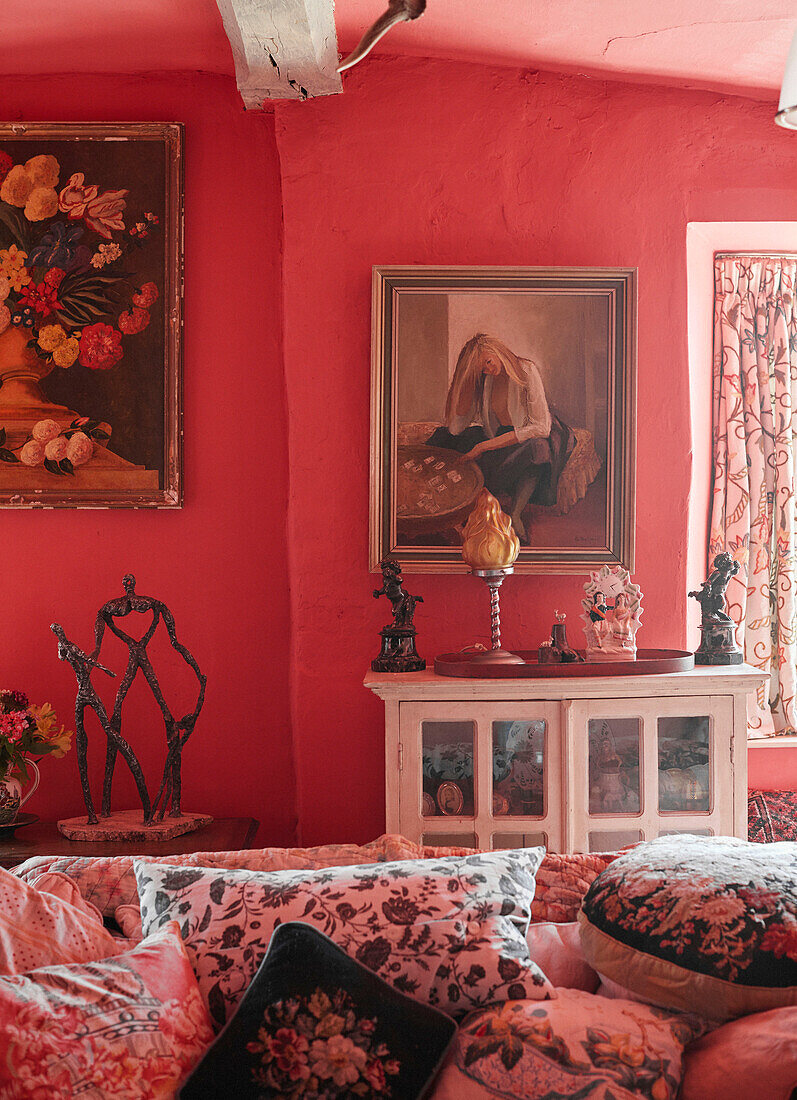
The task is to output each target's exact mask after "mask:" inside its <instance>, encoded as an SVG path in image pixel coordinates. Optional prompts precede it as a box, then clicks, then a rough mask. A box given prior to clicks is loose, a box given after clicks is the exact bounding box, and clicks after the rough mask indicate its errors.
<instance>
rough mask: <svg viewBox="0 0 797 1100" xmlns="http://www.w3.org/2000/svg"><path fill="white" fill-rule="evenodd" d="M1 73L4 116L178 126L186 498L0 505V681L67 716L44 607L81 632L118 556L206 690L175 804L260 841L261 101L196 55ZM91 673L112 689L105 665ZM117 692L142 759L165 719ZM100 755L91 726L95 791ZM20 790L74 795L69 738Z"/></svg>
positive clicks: (265, 420) (266, 470) (279, 664)
mask: <svg viewBox="0 0 797 1100" xmlns="http://www.w3.org/2000/svg"><path fill="white" fill-rule="evenodd" d="M0 89H1V90H2V102H3V109H2V115H3V118H4V119H9V120H16V119H20V120H26V121H33V120H40V119H64V118H67V119H74V120H82V119H114V120H133V121H135V120H141V119H146V120H149V119H154V120H168V121H173V120H177V121H183V122H184V123H185V127H186V159H185V168H186V170H185V187H186V204H185V237H186V245H185V282H186V292H185V365H184V380H185V425H186V431H185V486H186V494H185V506H184V508H183V509H182V510H181V511H163V512H136V511H130V510H128V511H51V512H13V511H4V512H3V513H2V520H0V523H1V525H2V530H3V539H2V545H3V565H2V578H1V579H0V592H1V593H2V599H1V601H0V605H1V606H2V622H3V630H2V638H3V643H2V682H3V684H4V685H7V686H9V687H20V688H23V689H25V690H26V691H28V692H29V693H30V694H31V696H32V697H33V698H34V699H38V700H42V699H48V700H49V701H50V702H52V703H53V704H54V705H55V706H56V708H57V710H58V713H59V716H60V717H61V718H62V719H63V720H64V721H66V722H67V723H68V724H72V718H73V714H70V710H72V709H73V708H74V684H75V681H74V676H73V674H72V671H71V669H70V668H69V667H68V666H67V665H63V664H61V663H60V662H59V661H58V660H57V658H56V647H55V639H54V638H53V636H52V634H51V633H50V631H49V624H50V622H52V621H53V620H54V619H57V620H59V621H60V622H61V623H62V624H63V625H64V627H65V629H66V631H67V633H68V634H69V636H70V637H72V638H73V639H74V640H75V641H77V642H78V643H79V644H82V645H83V646H84V647H85V648H91V643H92V635H93V621H94V615H95V613H96V610H97V608H98V607H99V605H100V604H101V603H103V602H104V601H105V600H106V599H108V598H109V597H110V596H112V595H115V594H117V593H121V587H120V585H121V578H122V575H123V574H124V573H125V572H127V571H132V572H134V573H135V574H136V575H137V577H138V579H139V590H140V591H142V592H145V593H149V594H151V595H155V596H158V597H159V598H161V599H164V600H165V601H166V603H168V604H169V605H170V607H171V608H172V610H173V611H174V614H175V617H176V621H177V627H178V632H179V635H180V638H181V640H183V641H184V642H185V643H186V644H187V645H188V646H189V647H190V648H191V649H192V650H193V652H194V654H195V655H196V657H197V659H198V661H199V664H200V666H201V667H202V669H203V671H204V672H205V673H206V674H207V677H208V690H207V701H206V705H205V709H204V711H203V714H202V716H201V718H200V721H199V723H198V725H197V728H196V731H195V734H194V739H193V740H192V741H191V742H189V744H188V747H187V749H186V752H185V762H184V785H183V789H184V799H183V805H184V807H185V808H186V809H188V810H191V809H197V810H208V811H210V812H211V813H213V814H216V815H218V816H232V815H252V816H256V817H258V818H260V820H261V822H262V823H263V829H262V831H261V834H260V835H261V837H263V838H264V839H263V843H288V842H290V840H291V839H292V838H293V835H294V800H293V790H294V775H293V763H292V758H291V748H290V733H289V696H288V687H287V684H288V678H289V671H288V659H289V652H288V645H289V638H290V618H289V604H288V583H287V556H286V548H285V513H286V503H287V462H286V426H285V396H284V387H283V376H282V364H281V358H282V347H281V323H282V322H281V290H280V248H281V213H280V206H281V200H280V180H279V169H278V160H277V153H276V147H275V142H274V124H273V117H272V116H269V115H263V114H249V115H247V114H245V113H244V111H243V108H242V106H241V102H240V99H239V98H238V95H237V91H236V88H235V84H234V82H233V81H232V79H228V78H226V77H211V76H205V75H199V74H172V75H169V76H147V77H125V78H119V77H110V76H107V77H103V76H98V77H87V76H65V77H49V78H45V77H35V78H5V79H4V80H3V81H2V84H0ZM118 186H119V187H123V186H125V181H124V180H119V183H118ZM109 654H110V655H111V659H112V660H115V661H116V662H117V664H116V667H119V661H120V659H121V657H122V656H123V654H122V653H120V652H119V651H118V649H117V652H116V653H115V654H114V652H113V647H111V649H110V650H109ZM160 656H161V657H162V658H163V659H164V660H166V658H167V656H168V655H167V654H166V653H165V652H161V654H160ZM97 679H98V685H99V684H100V680H101V679H102V678H101V677H98V678H97ZM164 683H165V685H166V687H167V693H168V694H169V697H170V699H172V700H175V699H179V698H182V701H183V705H185V704H188V705H187V706H186V710H190V709H191V708H192V706H193V697H192V696H191V694H190V692H191V691H195V683H194V685H192V684H191V681H190V679H189V678H187V677H185V676H184V675H183V674H182V673H181V672H180V671H179V669H177V667H176V666H174V667H172V675H169V674H168V673H167V675H166V677H165V678H164ZM100 686H102V687H103V690H104V691H106V692H108V691H109V690H110V692H112V691H113V686H112V685H111V684H110V682H109V681H107V680H106V681H105V683H104V685H100ZM181 693H182V694H181ZM131 699H132V702H133V704H134V712H133V714H132V716H131V721H130V723H129V725H128V726H127V727H126V733H127V736H128V738H129V739H130V740H131V742H133V743H134V745H135V746H136V748H138V747H139V746H141V749H142V751H141V755H142V758H143V760H144V764H145V769H146V770H147V771H148V773H149V774H150V775H153V774H155V773H157V774H159V773H160V770H161V768H162V766H163V759H164V751H165V748H164V737H163V732H162V723H160V724H159V719H158V715H157V714H156V713H155V711H154V708H153V707H152V706H151V705H147V703H146V699H145V696H144V694H143V693H141V694H140V695H139V694H136V693H135V692H134V694H133V696H131ZM178 705H179V704H178ZM177 713H178V714H181V713H184V711H182V710H178V711H177ZM95 732H98V731H95ZM101 763H102V761H101V749H100V741H97V742H95V746H94V753H93V758H92V772H93V775H94V780H95V791H96V790H98V789H99V786H98V780H99V776H100V771H101ZM117 775H118V781H117V784H118V792H119V794H118V799H117V802H118V804H120V805H124V803H125V802H127V803H128V804H133V802H132V785H131V783H130V782H129V777H128V775H127V774H126V769H125V768H124V766H123V764H122V761H121V758H120V760H119V762H118V766H117ZM26 808H30V809H31V810H32V811H34V812H36V813H38V814H40V815H41V816H42V817H44V818H56V817H58V816H64V815H69V814H76V813H77V812H78V811H79V810H80V808H81V799H80V790H79V784H78V779H77V768H76V764H75V760H74V754H71V756H70V758H69V759H67V760H64V761H60V762H52V761H51V762H48V763H47V764H46V765H45V770H44V775H43V783H42V787H41V789H40V791H39V792H38V793H37V794H36V795H34V797H33V798H32V799H31V801H30V803H29V804H28V807H26Z"/></svg>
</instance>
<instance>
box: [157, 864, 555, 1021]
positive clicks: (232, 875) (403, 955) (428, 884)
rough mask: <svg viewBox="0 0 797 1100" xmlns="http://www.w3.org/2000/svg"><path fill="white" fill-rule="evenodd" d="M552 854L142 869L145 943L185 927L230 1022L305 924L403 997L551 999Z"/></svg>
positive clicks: (204, 979)
mask: <svg viewBox="0 0 797 1100" xmlns="http://www.w3.org/2000/svg"><path fill="white" fill-rule="evenodd" d="M542 851H543V850H542V848H522V849H517V850H514V851H508V852H490V853H484V854H474V855H470V856H449V857H447V858H443V859H438V860H415V861H413V860H408V861H398V862H395V863H382V864H379V865H378V866H373V865H372V866H362V867H330V868H326V869H324V870H321V871H309V872H306V871H277V872H274V873H273V874H270V875H264V874H259V873H257V872H253V871H228V870H225V869H223V868H212V869H202V868H198V867H191V868H189V867H184V868H180V867H168V866H164V865H162V864H152V863H144V862H138V863H136V876H137V878H138V889H139V894H140V897H141V920H142V926H143V931H144V934H145V935H146V934H148V933H150V932H152V931H153V930H154V929H155V928H159V927H160V926H161V925H162V924H164V923H165V922H166V921H168V920H173V919H176V920H179V921H180V924H181V928H182V934H183V939H184V940H185V942H186V945H187V946H188V950H189V955H190V957H191V959H192V962H193V964H194V969H195V971H196V974H197V977H198V979H199V987H200V989H201V991H202V993H203V995H204V996H205V998H206V1000H207V1003H208V1007H209V1008H210V1012H211V1015H212V1016H213V1018H214V1020H215V1021H216V1022H217V1023H218V1024H223V1023H224V1022H225V1020H226V1019H227V1018H228V1017H229V1015H230V1014H231V1010H232V1009H233V1008H234V1007H235V1006H236V1004H237V1003H238V1001H239V1000H240V999H241V997H242V996H243V994H244V992H245V991H246V988H247V986H248V985H249V983H250V982H251V980H252V978H253V976H254V974H255V971H256V970H257V968H258V966H259V965H260V962H261V960H262V958H263V955H264V954H265V952H266V949H267V947H268V944H269V940H270V939H271V934H272V932H273V931H274V928H275V927H276V926H277V925H278V924H282V923H284V922H285V921H289V920H303V921H306V922H307V923H308V924H312V925H314V926H315V927H317V928H318V929H319V930H320V931H322V932H324V933H326V934H327V935H328V936H330V937H331V938H332V939H333V940H334V941H335V942H336V943H337V944H339V945H340V946H341V947H342V948H343V949H344V950H345V951H346V953H347V954H349V955H351V956H353V957H354V958H356V959H357V960H358V961H359V962H361V963H363V965H364V966H367V967H368V968H369V969H371V970H373V971H375V972H376V973H377V974H379V975H380V977H382V978H384V979H385V980H386V981H388V982H390V984H391V985H393V986H394V987H395V988H396V989H399V990H401V992H403V993H408V994H410V995H411V996H414V997H417V998H418V999H419V1000H421V1001H425V1002H426V1003H428V1004H430V1005H433V1006H435V1007H437V1008H440V1009H442V1010H443V1011H444V1012H448V1013H451V1014H459V1013H464V1012H467V1011H469V1010H470V1009H471V1008H477V1007H480V1006H482V1005H485V1004H489V1003H491V1002H493V1001H501V1000H506V999H507V998H522V997H529V998H536V999H541V998H544V997H547V996H548V995H549V994H550V992H552V987H551V985H550V983H549V982H548V981H547V980H546V978H545V975H544V974H543V973H542V971H541V970H540V969H539V967H537V966H536V965H535V964H534V963H533V962H532V961H531V959H530V957H529V951H528V946H527V944H526V940H525V938H524V937H525V934H526V929H527V928H528V923H529V916H530V911H531V899H532V898H533V897H534V873H535V871H536V870H537V868H538V867H539V864H540V860H541V859H542Z"/></svg>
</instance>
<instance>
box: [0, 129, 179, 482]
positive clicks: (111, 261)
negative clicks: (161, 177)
mask: <svg viewBox="0 0 797 1100" xmlns="http://www.w3.org/2000/svg"><path fill="white" fill-rule="evenodd" d="M63 177H64V173H63V172H62V165H61V163H60V162H59V159H58V157H56V156H54V155H51V154H49V153H45V154H39V155H37V156H33V157H29V158H28V159H27V160H24V161H22V162H16V161H15V157H14V156H13V155H12V154H11V152H9V151H7V150H3V149H0V244H1V245H3V247H0V341H2V340H4V339H5V340H6V341H8V340H9V339H10V341H11V343H9V344H8V347H9V349H10V351H9V356H10V358H11V359H12V361H16V360H14V356H16V357H17V359H19V360H24V359H27V360H28V361H29V360H30V359H31V357H35V358H34V359H33V361H34V362H36V361H37V360H38V363H39V366H38V368H37V369H36V370H34V372H33V375H32V377H31V384H32V385H34V386H35V385H36V381H35V378H36V377H38V379H39V380H40V379H41V378H44V377H45V376H46V375H48V374H49V373H51V372H52V371H53V370H56V371H70V370H74V369H79V368H81V367H82V368H85V369H86V370H88V371H92V372H94V371H96V372H107V371H113V370H114V369H115V368H116V367H117V366H118V364H119V363H120V362H121V361H122V360H123V358H124V354H125V346H126V342H127V341H128V340H135V339H136V337H137V336H138V334H139V333H141V332H143V331H144V330H145V329H146V328H147V326H148V325H149V323H150V320H151V308H152V306H153V305H154V304H155V302H157V300H158V298H159V296H160V290H159V288H158V286H157V284H156V283H155V282H153V281H151V280H150V281H146V282H144V281H143V280H142V282H141V283H139V282H138V281H137V276H136V275H135V269H136V264H135V262H134V259H135V254H136V253H138V252H139V251H140V250H141V249H145V248H147V246H148V244H149V243H150V238H151V237H152V236H153V235H154V234H156V233H158V232H159V221H160V219H159V218H158V216H157V215H156V214H155V213H153V212H152V211H149V210H146V209H143V208H139V207H137V205H136V203H135V200H134V198H133V196H132V195H131V191H130V189H129V188H128V187H125V186H122V185H123V184H124V182H125V181H124V180H119V181H118V184H119V186H115V187H112V188H105V187H102V186H100V184H98V183H97V182H95V181H93V180H92V179H91V178H90V176H88V175H87V173H86V172H82V171H77V172H75V171H73V172H71V173H70V174H69V176H68V177H67V178H63ZM6 334H8V336H6ZM9 356H6V358H9ZM76 364H77V367H76ZM29 403H30V402H28V404H29ZM17 419H19V418H18V417H17ZM53 423H55V428H56V429H57V430H56V431H55V434H52V431H53V429H52V424H53ZM42 425H47V427H46V428H45V427H42ZM8 429H9V434H10V431H11V425H10V424H9V425H8ZM110 432H111V426H110V425H109V424H105V423H103V422H101V421H100V420H99V419H94V420H93V421H89V418H88V417H78V418H75V417H74V415H73V416H72V417H68V418H65V419H64V422H63V423H59V422H53V421H52V420H47V419H42V420H41V421H39V422H36V423H33V422H31V423H30V424H29V425H28V429H27V438H25V437H24V436H23V437H22V438H19V437H18V436H15V438H14V439H13V441H12V440H11V439H7V437H6V425H5V424H3V423H2V422H0V461H2V462H5V463H9V464H14V463H20V464H21V465H23V466H28V467H30V466H43V467H44V469H45V470H46V471H48V472H49V473H50V474H53V475H60V476H63V475H68V474H73V473H74V471H75V468H76V466H78V465H81V464H84V463H85V462H87V461H89V460H90V459H91V457H92V454H93V452H94V448H95V445H97V444H100V445H104V444H105V443H106V442H107V440H108V438H109V436H110ZM42 433H44V435H47V436H48V438H46V439H45V438H43V435H42ZM76 437H77V438H76Z"/></svg>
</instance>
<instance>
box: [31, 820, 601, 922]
mask: <svg viewBox="0 0 797 1100" xmlns="http://www.w3.org/2000/svg"><path fill="white" fill-rule="evenodd" d="M472 851H473V849H472V848H441V847H433V846H431V845H428V844H427V845H423V844H415V843H414V842H413V841H411V840H407V838H406V837H403V836H397V835H395V834H385V835H384V836H380V837H378V838H377V839H376V840H373V841H371V842H370V843H369V844H322V845H320V846H318V847H316V848H253V849H251V850H246V851H239V852H192V853H191V854H189V855H179V856H155V857H153V858H154V859H155V860H156V861H157V862H158V863H168V864H170V865H172V866H178V867H226V868H230V869H240V870H245V871H301V870H307V871H315V870H319V869H320V868H322V867H347V866H357V865H360V864H367V863H385V862H392V861H393V860H398V859H438V858H440V857H442V856H467V855H470V854H471V853H472ZM140 858H142V856H95V857H90V856H36V857H34V858H33V859H29V860H27V861H26V862H25V863H23V864H21V865H20V866H19V867H17V868H16V872H15V873H16V874H18V875H19V876H20V877H21V878H22V879H24V880H25V881H27V882H30V881H31V880H32V879H33V878H34V877H35V876H36V875H40V874H42V873H43V872H59V873H61V874H64V875H67V876H68V877H69V878H70V879H72V881H73V882H75V883H76V884H77V886H78V889H79V890H80V892H81V894H82V895H83V897H84V898H86V899H87V900H88V901H90V902H92V903H93V904H94V905H96V906H97V908H98V909H99V910H100V911H101V912H102V914H103V916H105V917H113V916H114V915H116V918H117V920H119V923H120V925H121V927H122V928H123V929H124V932H125V935H128V936H137V935H140V931H138V929H139V928H140V922H139V921H138V920H137V918H136V914H135V909H137V908H138V904H139V900H138V890H137V887H136V878H135V875H134V874H133V862H134V860H136V859H140ZM615 858H616V856H615V855H613V854H608V855H607V854H606V853H601V854H592V855H582V854H575V855H555V854H548V855H546V856H545V858H544V859H543V861H542V866H541V867H540V869H539V871H538V872H537V892H536V894H535V896H534V901H533V903H532V910H531V919H532V922H537V921H555V922H557V923H567V922H569V921H574V920H575V919H576V915H577V913H578V910H579V909H580V908H581V900H582V898H583V897H584V894H586V892H587V890H588V889H589V887H590V885H591V883H592V881H593V880H594V879H595V878H597V877H598V875H599V874H600V873H601V871H603V870H604V869H605V868H606V867H608V865H609V864H610V863H611V862H612V861H613V860H614V859H615ZM119 909H121V911H120V912H119V913H118V914H117V910H119Z"/></svg>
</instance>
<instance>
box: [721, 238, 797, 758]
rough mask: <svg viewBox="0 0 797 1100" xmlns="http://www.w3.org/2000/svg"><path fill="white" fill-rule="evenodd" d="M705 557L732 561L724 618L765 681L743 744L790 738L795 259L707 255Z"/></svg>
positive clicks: (796, 650) (795, 643) (793, 712)
mask: <svg viewBox="0 0 797 1100" xmlns="http://www.w3.org/2000/svg"><path fill="white" fill-rule="evenodd" d="M714 274H715V309H714V390H713V392H714V410H713V412H714V440H713V442H714V488H713V499H712V508H711V535H710V541H709V555H710V558H711V560H712V561H713V558H714V555H715V554H717V553H719V552H720V551H721V550H727V551H728V553H730V554H731V556H732V557H733V558H734V559H735V560H736V561H738V562H739V565H740V570H739V573H738V574H737V575H736V577H734V578H733V579H732V581H731V583H730V585H729V586H728V606H729V613H730V615H731V616H732V617H733V619H734V620H735V621H736V622H737V623H738V627H737V632H736V637H737V641H738V643H739V645H740V646H741V647H742V649H743V650H744V657H745V660H746V661H747V662H748V663H749V664H751V665H756V666H757V667H758V668H760V669H762V670H764V671H766V672H768V673H769V674H770V679H769V687H768V690H762V691H761V692H760V693H759V698H758V706H757V708H751V711H750V716H749V725H750V735H751V736H752V737H771V736H776V735H778V734H790V733H791V734H793V733H795V726H797V709H796V708H795V680H796V679H797V676H796V674H795V661H796V660H797V638H796V637H795V627H796V626H797V623H795V592H794V584H795V563H794V550H795V530H794V493H795V442H794V432H795V426H796V424H797V421H796V420H795V407H797V308H796V307H795V299H794V293H795V279H796V277H797V256H760V257H759V256H747V255H745V256H718V257H717V258H716V260H715V268H714Z"/></svg>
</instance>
